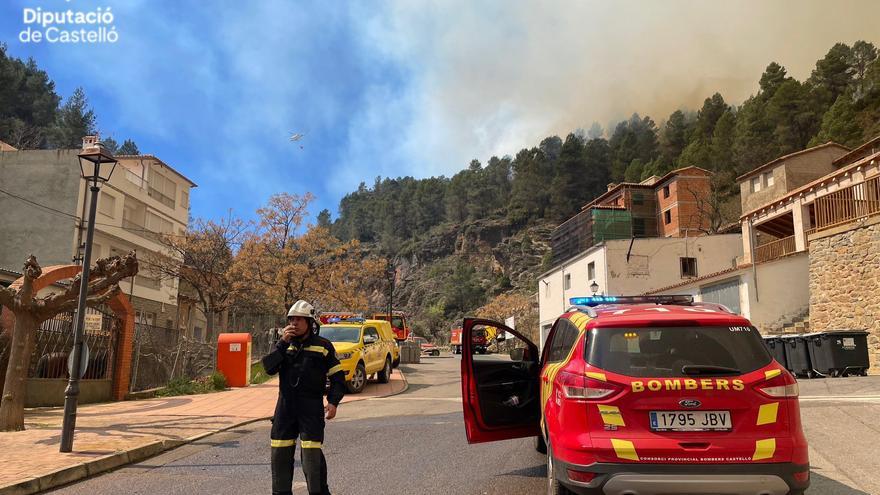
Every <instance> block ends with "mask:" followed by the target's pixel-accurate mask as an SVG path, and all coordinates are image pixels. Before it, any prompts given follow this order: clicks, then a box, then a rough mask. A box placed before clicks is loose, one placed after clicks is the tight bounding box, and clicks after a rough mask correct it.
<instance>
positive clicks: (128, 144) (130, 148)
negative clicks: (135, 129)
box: [119, 139, 141, 155]
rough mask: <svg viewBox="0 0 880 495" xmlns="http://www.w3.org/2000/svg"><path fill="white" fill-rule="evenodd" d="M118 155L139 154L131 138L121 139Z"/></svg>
mask: <svg viewBox="0 0 880 495" xmlns="http://www.w3.org/2000/svg"><path fill="white" fill-rule="evenodd" d="M119 154H120V155H140V154H141V152H140V150H139V149H138V146H137V144H135V142H134V141H132V140H131V139H126V140H125V141H123V143H122V146H120V147H119Z"/></svg>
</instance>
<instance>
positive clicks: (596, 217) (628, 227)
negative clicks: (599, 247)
mask: <svg viewBox="0 0 880 495" xmlns="http://www.w3.org/2000/svg"><path fill="white" fill-rule="evenodd" d="M592 211H593V229H592V230H593V239H592V240H593V243H594V244H598V243H600V242H604V241H609V240H612V239H629V237H630V235H632V215H631V214H630V212H629V211H627V210H621V209H601V208H593V210H592Z"/></svg>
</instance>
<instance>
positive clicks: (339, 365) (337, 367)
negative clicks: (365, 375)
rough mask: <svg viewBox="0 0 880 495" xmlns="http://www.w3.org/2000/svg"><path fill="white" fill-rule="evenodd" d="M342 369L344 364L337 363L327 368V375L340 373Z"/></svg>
mask: <svg viewBox="0 0 880 495" xmlns="http://www.w3.org/2000/svg"><path fill="white" fill-rule="evenodd" d="M340 371H342V365H341V364H337V365H336V366H334V367H332V368H330V369H329V370H327V376H330V375H333V374H334V373H339V372H340Z"/></svg>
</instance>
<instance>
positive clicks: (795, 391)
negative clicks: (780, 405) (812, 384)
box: [757, 371, 800, 399]
mask: <svg viewBox="0 0 880 495" xmlns="http://www.w3.org/2000/svg"><path fill="white" fill-rule="evenodd" d="M757 388H758V390H759V391H760V392H761V393H763V394H764V395H766V396H768V397H772V398H774V399H780V398H796V397H797V396H798V395H800V388H799V387H798V383H797V380H795V379H794V377H792V376H791V374H790V373H789V372H787V371H782V373H781V374H780V375H779V376H777V377H775V378H771V379H770V380H768V381H767V382H765V383H762V384H761V385H759V386H758V387H757Z"/></svg>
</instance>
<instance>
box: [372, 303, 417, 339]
mask: <svg viewBox="0 0 880 495" xmlns="http://www.w3.org/2000/svg"><path fill="white" fill-rule="evenodd" d="M373 319H374V320H385V321H390V322H391V329H392V330H393V331H394V340H396V341H398V342H403V341H404V340H406V339H408V338H409V337H410V328H409V322H407V320H406V313H404V312H403V311H393V312H392V313H391V315H390V316H389V315H388V313H373Z"/></svg>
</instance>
